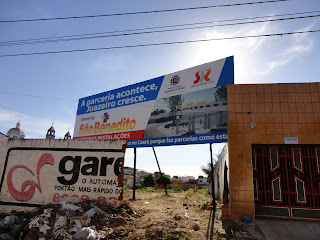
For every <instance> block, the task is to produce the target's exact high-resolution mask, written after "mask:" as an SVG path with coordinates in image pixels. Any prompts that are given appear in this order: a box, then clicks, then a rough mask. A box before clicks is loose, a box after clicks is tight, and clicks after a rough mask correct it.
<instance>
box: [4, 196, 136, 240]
mask: <svg viewBox="0 0 320 240" xmlns="http://www.w3.org/2000/svg"><path fill="white" fill-rule="evenodd" d="M134 214H135V212H134V211H133V210H132V209H131V208H130V207H129V205H128V203H127V202H123V204H122V205H121V206H120V207H118V208H113V207H109V206H105V205H99V204H98V203H94V202H82V203H77V204H75V203H71V202H68V201H66V200H64V201H61V202H59V203H58V204H56V205H47V206H45V207H41V208H39V209H38V210H37V211H36V212H34V213H21V212H20V213H13V214H11V215H9V216H5V217H4V218H2V220H1V221H0V240H2V239H23V240H37V239H39V240H44V239H75V240H83V239H90V240H95V239H106V238H108V239H112V238H117V236H113V235H114V234H113V228H115V227H118V226H121V225H123V224H126V223H127V222H128V221H130V220H131V215H134Z"/></svg>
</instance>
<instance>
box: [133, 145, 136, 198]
mask: <svg viewBox="0 0 320 240" xmlns="http://www.w3.org/2000/svg"><path fill="white" fill-rule="evenodd" d="M136 165H137V149H136V148H134V161H133V193H132V199H133V200H135V199H136Z"/></svg>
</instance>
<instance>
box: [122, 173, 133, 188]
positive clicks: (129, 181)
mask: <svg viewBox="0 0 320 240" xmlns="http://www.w3.org/2000/svg"><path fill="white" fill-rule="evenodd" d="M123 184H124V185H127V186H133V176H132V175H124V176H123Z"/></svg>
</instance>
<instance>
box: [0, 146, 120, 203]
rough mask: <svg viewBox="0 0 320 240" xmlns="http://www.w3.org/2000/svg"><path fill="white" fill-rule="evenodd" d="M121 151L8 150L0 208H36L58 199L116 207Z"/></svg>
mask: <svg viewBox="0 0 320 240" xmlns="http://www.w3.org/2000/svg"><path fill="white" fill-rule="evenodd" d="M123 157H124V153H123V152H122V149H83V148H82V149H65V148H64V149H60V148H21V147H16V148H11V149H9V150H8V153H7V156H6V161H5V167H4V169H3V173H2V179H1V186H0V189H1V205H18V206H29V207H32V206H38V205H43V204H48V203H55V202H58V201H59V200H61V198H62V197H71V198H76V199H74V200H80V199H82V200H98V201H100V202H101V203H104V204H107V205H111V206H115V207H116V206H118V205H119V196H122V181H121V179H120V180H119V176H120V175H121V170H122V168H123Z"/></svg>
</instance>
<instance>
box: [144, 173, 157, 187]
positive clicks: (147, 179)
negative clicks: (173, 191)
mask: <svg viewBox="0 0 320 240" xmlns="http://www.w3.org/2000/svg"><path fill="white" fill-rule="evenodd" d="M143 183H144V185H145V186H147V187H153V186H154V184H155V178H154V177H153V175H152V174H148V175H145V176H144V177H143Z"/></svg>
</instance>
